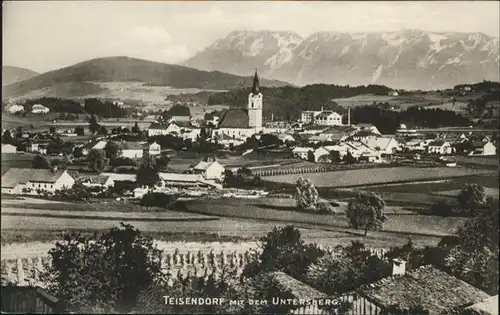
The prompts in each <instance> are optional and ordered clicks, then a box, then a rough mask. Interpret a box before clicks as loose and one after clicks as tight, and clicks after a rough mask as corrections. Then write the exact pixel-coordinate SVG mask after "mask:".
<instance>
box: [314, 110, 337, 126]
mask: <svg viewBox="0 0 500 315" xmlns="http://www.w3.org/2000/svg"><path fill="white" fill-rule="evenodd" d="M314 123H315V124H317V125H322V126H341V125H342V115H340V114H338V113H336V112H332V111H323V112H321V113H320V114H319V115H316V116H315V117H314Z"/></svg>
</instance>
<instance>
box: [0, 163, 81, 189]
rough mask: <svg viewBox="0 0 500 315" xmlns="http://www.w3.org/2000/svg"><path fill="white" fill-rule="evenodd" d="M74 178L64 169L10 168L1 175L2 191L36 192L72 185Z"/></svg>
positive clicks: (67, 187) (66, 187)
mask: <svg viewBox="0 0 500 315" xmlns="http://www.w3.org/2000/svg"><path fill="white" fill-rule="evenodd" d="M74 183H75V179H74V178H73V177H72V176H71V175H69V173H68V172H67V171H66V170H51V169H32V168H11V169H9V170H8V171H7V172H6V173H5V174H4V175H3V176H2V193H6V194H38V192H39V191H46V192H51V193H53V192H55V191H56V190H61V189H69V188H71V187H73V184H74Z"/></svg>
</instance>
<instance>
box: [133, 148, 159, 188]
mask: <svg viewBox="0 0 500 315" xmlns="http://www.w3.org/2000/svg"><path fill="white" fill-rule="evenodd" d="M159 171H160V169H159V167H158V164H157V163H156V159H155V157H154V156H152V155H149V154H144V155H143V157H142V159H141V160H140V161H139V165H138V167H137V171H136V175H137V177H136V182H137V184H138V185H139V186H148V187H152V186H154V185H156V184H157V183H158V182H159V181H160V176H159V175H158V172H159Z"/></svg>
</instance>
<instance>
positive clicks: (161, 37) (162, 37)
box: [130, 26, 172, 44]
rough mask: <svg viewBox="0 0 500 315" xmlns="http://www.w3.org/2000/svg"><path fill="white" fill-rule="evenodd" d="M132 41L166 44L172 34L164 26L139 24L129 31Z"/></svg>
mask: <svg viewBox="0 0 500 315" xmlns="http://www.w3.org/2000/svg"><path fill="white" fill-rule="evenodd" d="M130 36H131V37H132V39H133V40H134V41H140V42H146V43H148V44H168V43H170V41H171V40H172V36H171V35H170V33H169V32H167V31H166V30H165V29H164V28H162V27H158V26H154V27H149V26H139V27H136V28H135V29H133V30H132V31H131V32H130Z"/></svg>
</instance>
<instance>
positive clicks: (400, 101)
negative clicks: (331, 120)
mask: <svg viewBox="0 0 500 315" xmlns="http://www.w3.org/2000/svg"><path fill="white" fill-rule="evenodd" d="M333 101H335V102H336V103H337V104H339V105H341V106H345V107H356V106H364V105H372V104H373V103H374V102H375V103H385V102H387V103H389V105H392V106H395V107H397V108H396V110H405V109H408V108H409V107H412V106H425V107H428V108H440V109H443V110H452V111H457V112H461V111H463V110H464V108H465V107H466V106H467V104H466V103H465V102H455V105H453V103H451V102H450V98H449V97H445V96H441V95H439V94H432V93H428V94H414V95H399V96H390V95H373V94H363V95H356V96H353V97H347V98H337V99H333Z"/></svg>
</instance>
